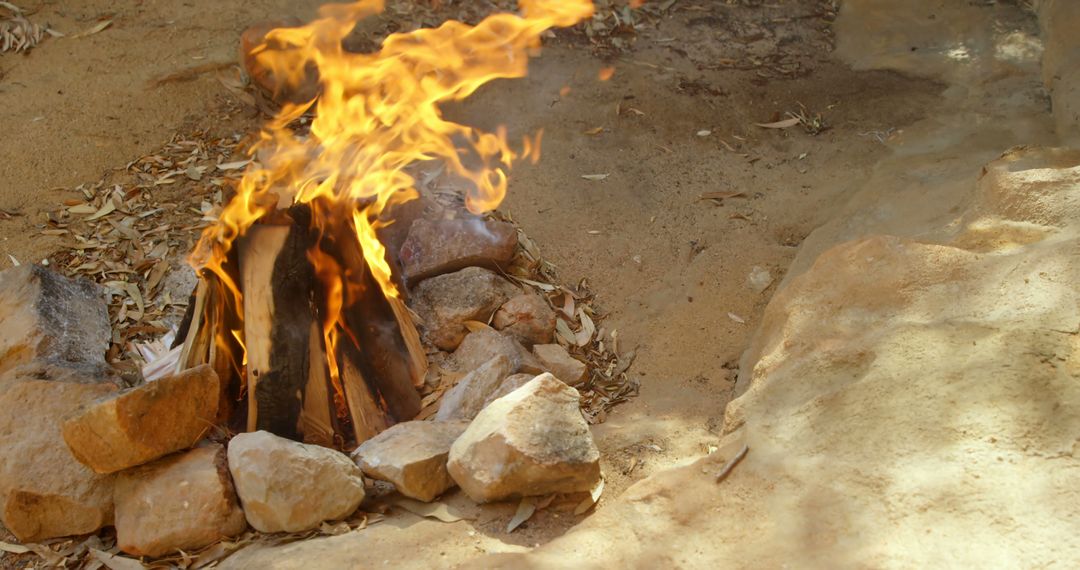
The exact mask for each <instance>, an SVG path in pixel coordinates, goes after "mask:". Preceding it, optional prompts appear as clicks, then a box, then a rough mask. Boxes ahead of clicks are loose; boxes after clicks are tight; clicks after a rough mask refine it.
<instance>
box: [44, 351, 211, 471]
mask: <svg viewBox="0 0 1080 570" xmlns="http://www.w3.org/2000/svg"><path fill="white" fill-rule="evenodd" d="M219 395H220V393H219V390H218V378H217V374H215V373H214V370H213V369H212V368H211V367H210V366H208V365H205V364H204V365H202V366H198V367H196V368H192V369H190V370H185V371H184V372H182V373H180V374H177V375H174V376H169V377H166V378H162V379H160V380H154V381H151V382H147V383H145V384H143V385H141V386H138V387H136V388H132V389H130V390H126V391H124V392H122V393H120V394H116V395H114V396H110V397H108V398H106V399H103V400H101V401H98V402H94V403H92V404H90V405H88V406H86V407H85V408H84V409H82V410H80V411H79V413H77V414H76V415H74V416H72V417H71V418H69V419H68V420H67V421H65V422H64V427H63V431H64V440H65V441H67V444H68V447H69V448H71V453H72V454H73V455H74V456H75V458H76V459H78V460H79V461H81V462H82V463H83V464H84V465H86V466H87V467H90V468H91V469H93V470H94V471H97V472H98V473H115V472H116V471H120V470H122V469H127V468H128V467H134V466H136V465H142V464H143V463H147V462H149V461H153V460H155V459H158V458H159V457H164V456H166V455H168V454H170V453H172V452H174V451H180V450H182V449H187V448H189V447H191V446H193V445H195V444H196V443H198V441H199V440H200V439H202V437H203V435H205V434H206V432H207V431H209V430H210V428H211V427H212V426H213V425H214V417H215V416H216V415H217V408H218V398H219Z"/></svg>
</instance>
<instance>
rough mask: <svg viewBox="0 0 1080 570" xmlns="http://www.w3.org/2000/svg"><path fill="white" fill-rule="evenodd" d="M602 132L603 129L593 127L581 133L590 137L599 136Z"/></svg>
mask: <svg viewBox="0 0 1080 570" xmlns="http://www.w3.org/2000/svg"><path fill="white" fill-rule="evenodd" d="M602 132H604V127H595V128H592V129H589V130H587V131H583V134H586V135H590V136H591V135H598V134H600V133H602Z"/></svg>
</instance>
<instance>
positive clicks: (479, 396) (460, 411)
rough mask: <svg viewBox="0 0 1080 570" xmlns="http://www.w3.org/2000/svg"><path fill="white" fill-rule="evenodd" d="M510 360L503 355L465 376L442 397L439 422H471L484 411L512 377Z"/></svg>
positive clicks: (437, 418) (438, 414) (436, 415)
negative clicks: (489, 400)
mask: <svg viewBox="0 0 1080 570" xmlns="http://www.w3.org/2000/svg"><path fill="white" fill-rule="evenodd" d="M510 372H511V367H510V359H509V358H507V357H506V356H504V355H502V354H500V355H498V356H496V357H494V358H492V359H491V360H489V361H487V362H485V363H484V364H482V365H481V366H480V367H479V368H477V369H476V370H473V371H472V372H470V373H468V374H466V375H465V376H464V377H463V378H462V379H461V380H458V383H457V384H456V385H455V386H454V387H453V388H451V389H449V390H447V392H446V393H445V394H443V397H442V402H441V403H440V404H439V411H438V413H436V414H435V419H436V420H437V421H448V420H471V419H473V418H475V417H476V414H478V413H480V410H482V409H483V408H484V402H486V401H487V399H488V396H490V395H491V394H492V393H493V392H494V391H495V390H497V389H498V388H499V385H500V384H502V381H503V380H504V379H506V377H507V376H509V375H510Z"/></svg>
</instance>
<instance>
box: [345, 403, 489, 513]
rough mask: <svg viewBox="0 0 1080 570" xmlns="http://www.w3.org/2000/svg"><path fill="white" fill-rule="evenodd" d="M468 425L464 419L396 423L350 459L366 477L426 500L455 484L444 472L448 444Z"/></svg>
mask: <svg viewBox="0 0 1080 570" xmlns="http://www.w3.org/2000/svg"><path fill="white" fill-rule="evenodd" d="M468 426H469V422H467V421H447V422H421V421H416V422H404V423H400V424H397V425H395V426H393V427H391V428H390V429H388V430H386V431H384V432H382V433H380V434H379V435H377V436H375V437H373V438H371V439H369V440H367V441H365V442H364V443H363V444H361V445H360V447H358V448H357V449H356V451H354V452H353V458H355V459H356V463H357V465H359V466H360V468H361V469H363V471H364V473H365V474H366V475H367V476H368V477H371V478H373V479H379V480H380V481H389V482H390V483H393V484H394V488H395V489H397V490H398V492H399V493H401V494H402V495H405V496H406V497H412V498H413V499H417V500H419V501H425V502H430V501H433V500H435V498H436V497H438V496H439V495H442V494H443V493H444V492H446V491H447V490H448V489H451V488H453V487H454V486H455V485H457V484H456V483H454V480H453V479H451V478H450V474H449V473H447V472H446V461H447V458H448V456H449V455H450V446H451V445H453V443H454V441H455V440H456V439H457V438H458V437H459V436H461V434H462V433H463V432H464V431H465V428H466V427H468Z"/></svg>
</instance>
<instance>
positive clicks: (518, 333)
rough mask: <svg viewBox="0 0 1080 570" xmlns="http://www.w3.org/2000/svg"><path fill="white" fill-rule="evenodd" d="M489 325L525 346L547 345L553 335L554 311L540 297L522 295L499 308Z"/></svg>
mask: <svg viewBox="0 0 1080 570" xmlns="http://www.w3.org/2000/svg"><path fill="white" fill-rule="evenodd" d="M491 324H492V325H493V326H494V327H495V328H496V329H498V330H500V331H502V332H503V333H504V334H508V335H510V336H512V337H514V338H516V339H517V340H518V341H519V342H521V344H523V345H525V346H532V345H534V344H548V343H550V342H551V339H552V338H553V335H554V333H555V311H554V310H552V308H551V307H550V306H548V303H547V301H545V300H544V298H543V297H541V296H540V295H537V294H535V293H522V294H521V295H518V296H517V297H514V298H513V299H510V300H509V301H507V302H506V303H505V304H503V306H502V307H499V310H498V311H495V318H494V319H493V320H492V323H491Z"/></svg>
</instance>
